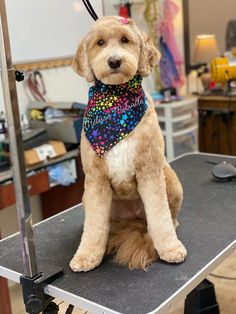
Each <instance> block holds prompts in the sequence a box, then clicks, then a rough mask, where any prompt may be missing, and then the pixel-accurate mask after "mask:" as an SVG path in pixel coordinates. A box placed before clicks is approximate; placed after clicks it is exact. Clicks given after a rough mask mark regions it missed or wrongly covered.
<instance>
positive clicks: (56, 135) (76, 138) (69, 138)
mask: <svg viewBox="0 0 236 314" xmlns="http://www.w3.org/2000/svg"><path fill="white" fill-rule="evenodd" d="M47 107H52V108H55V109H60V110H65V111H67V112H68V111H70V110H80V111H81V118H77V119H75V120H68V121H62V122H55V123H52V124H48V123H46V122H45V121H40V120H32V119H31V118H30V111H31V110H32V109H38V110H41V111H43V110H45V109H46V108H47ZM85 107H86V105H85V104H80V103H74V102H50V103H45V102H40V101H33V102H30V103H29V105H28V118H29V121H30V126H31V128H32V129H37V128H45V129H46V130H47V132H48V135H49V138H50V140H56V141H62V142H64V143H73V144H79V143H80V137H81V132H82V128H83V115H84V110H85Z"/></svg>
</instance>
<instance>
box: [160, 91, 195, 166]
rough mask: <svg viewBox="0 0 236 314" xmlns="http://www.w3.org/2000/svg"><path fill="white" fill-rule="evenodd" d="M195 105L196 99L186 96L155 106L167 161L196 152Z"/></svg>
mask: <svg viewBox="0 0 236 314" xmlns="http://www.w3.org/2000/svg"><path fill="white" fill-rule="evenodd" d="M197 103H198V102H197V98H196V97H193V96H186V97H184V98H183V99H182V100H180V101H174V102H170V103H162V104H155V109H156V112H157V115H158V120H159V123H160V127H161V129H162V133H163V136H164V139H165V144H166V157H167V160H170V159H173V158H174V157H176V156H179V155H181V154H184V153H187V152H193V151H197V150H198V110H197V108H198V107H197Z"/></svg>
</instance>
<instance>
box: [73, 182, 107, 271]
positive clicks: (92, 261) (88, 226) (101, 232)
mask: <svg viewBox="0 0 236 314" xmlns="http://www.w3.org/2000/svg"><path fill="white" fill-rule="evenodd" d="M111 200H112V190H111V187H110V184H109V181H108V179H105V178H104V177H102V178H98V177H96V178H94V177H90V178H89V177H86V179H85V192H84V195H83V204H84V208H85V222H84V231H83V235H82V238H81V242H80V245H79V248H78V250H77V252H76V253H75V255H74V257H73V259H72V260H71V262H70V267H71V269H72V270H73V271H89V270H91V269H94V268H95V267H97V266H98V265H99V264H100V263H101V261H102V258H103V255H104V253H105V250H106V245H107V241H108V234H109V220H110V209H111Z"/></svg>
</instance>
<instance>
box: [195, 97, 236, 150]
mask: <svg viewBox="0 0 236 314" xmlns="http://www.w3.org/2000/svg"><path fill="white" fill-rule="evenodd" d="M198 109H199V149H200V151H201V152H207V153H214V154H224V155H236V97H229V96H216V95H214V96H200V97H199V98H198Z"/></svg>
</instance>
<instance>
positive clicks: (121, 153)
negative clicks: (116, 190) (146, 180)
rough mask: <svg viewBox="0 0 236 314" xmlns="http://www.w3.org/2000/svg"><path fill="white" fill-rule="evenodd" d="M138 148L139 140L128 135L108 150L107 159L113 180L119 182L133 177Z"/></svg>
mask: <svg viewBox="0 0 236 314" xmlns="http://www.w3.org/2000/svg"><path fill="white" fill-rule="evenodd" d="M136 150H137V140H134V139H133V138H129V137H128V138H126V139H124V140H122V141H121V142H120V143H118V144H116V145H115V146H114V147H113V148H112V149H111V150H110V151H109V152H107V154H106V156H105V159H106V162H107V166H108V173H109V177H110V178H111V180H112V181H113V182H115V183H117V184H119V183H121V182H123V181H129V180H132V179H133V177H134V175H135V167H134V159H135V155H136Z"/></svg>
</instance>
